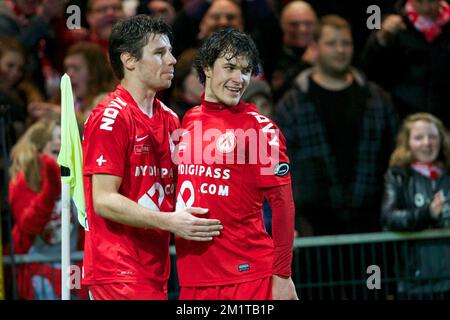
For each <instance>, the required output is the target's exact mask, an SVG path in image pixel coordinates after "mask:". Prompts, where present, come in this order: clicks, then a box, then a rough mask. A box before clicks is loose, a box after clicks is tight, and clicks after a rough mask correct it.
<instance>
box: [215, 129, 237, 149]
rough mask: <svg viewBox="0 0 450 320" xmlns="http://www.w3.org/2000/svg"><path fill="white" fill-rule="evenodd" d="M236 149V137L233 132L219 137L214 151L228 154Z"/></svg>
mask: <svg viewBox="0 0 450 320" xmlns="http://www.w3.org/2000/svg"><path fill="white" fill-rule="evenodd" d="M235 147H236V136H235V135H234V133H233V132H231V131H228V132H225V133H224V134H222V135H220V137H219V138H217V141H216V149H217V151H219V152H220V153H229V152H231V151H233V150H234V148H235Z"/></svg>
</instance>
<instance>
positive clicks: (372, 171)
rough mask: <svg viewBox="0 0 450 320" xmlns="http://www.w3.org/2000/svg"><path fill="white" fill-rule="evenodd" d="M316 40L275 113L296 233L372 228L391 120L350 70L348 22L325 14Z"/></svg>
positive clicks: (387, 107) (382, 102)
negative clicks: (308, 63)
mask: <svg viewBox="0 0 450 320" xmlns="http://www.w3.org/2000/svg"><path fill="white" fill-rule="evenodd" d="M315 40H316V41H317V50H318V57H317V62H316V64H315V65H314V67H313V68H311V69H307V70H305V71H303V72H302V73H301V74H300V75H299V76H298V77H297V78H296V79H295V83H294V87H293V88H292V89H291V90H289V91H288V92H287V93H286V94H285V96H284V97H283V98H282V99H281V101H280V102H279V104H278V105H277V107H276V108H275V116H274V119H275V121H276V122H277V123H278V125H279V127H280V129H281V130H282V132H283V134H284V135H285V137H286V141H287V145H288V150H290V156H289V158H290V159H291V163H292V167H291V170H292V171H291V175H292V180H293V187H294V198H295V204H296V216H297V221H296V228H297V230H298V231H299V232H300V235H311V234H314V235H323V234H341V233H358V232H371V231H376V230H378V229H379V208H380V203H381V195H382V189H383V181H382V178H383V174H384V172H385V171H386V168H387V163H388V159H389V155H390V153H391V151H392V149H393V144H394V137H395V134H396V132H397V121H396V120H397V116H396V115H395V113H394V112H393V108H392V106H391V104H390V102H389V100H388V99H387V97H386V96H385V94H384V93H383V92H382V91H381V90H380V89H379V88H378V87H377V86H375V85H374V84H372V83H368V82H367V81H366V80H365V79H364V77H363V75H362V74H361V73H360V72H359V71H358V70H356V69H355V68H353V67H351V65H350V62H351V60H352V54H353V43H352V34H351V28H350V25H349V24H348V23H347V21H346V20H344V19H343V18H341V17H339V16H325V17H323V18H322V19H321V20H320V26H319V28H318V29H317V33H316V35H315Z"/></svg>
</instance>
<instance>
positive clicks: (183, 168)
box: [178, 164, 231, 180]
mask: <svg viewBox="0 0 450 320" xmlns="http://www.w3.org/2000/svg"><path fill="white" fill-rule="evenodd" d="M178 174H180V175H189V176H199V177H206V178H214V179H223V180H228V179H230V176H231V171H230V169H222V168H213V167H210V166H202V165H197V164H180V165H179V166H178Z"/></svg>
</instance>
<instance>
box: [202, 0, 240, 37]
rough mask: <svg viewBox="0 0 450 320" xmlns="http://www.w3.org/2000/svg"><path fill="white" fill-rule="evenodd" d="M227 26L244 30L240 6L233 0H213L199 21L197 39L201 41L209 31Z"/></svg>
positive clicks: (207, 35)
mask: <svg viewBox="0 0 450 320" xmlns="http://www.w3.org/2000/svg"><path fill="white" fill-rule="evenodd" d="M227 27H231V28H234V29H237V30H239V31H243V30H244V20H243V18H242V9H241V6H240V5H239V3H238V2H237V1H233V0H215V1H213V2H212V3H211V6H210V7H209V8H208V11H206V13H205V15H204V16H203V18H202V20H201V21H200V25H199V29H200V30H199V33H198V35H197V39H198V40H200V41H202V40H204V39H206V38H208V37H209V35H210V34H211V33H213V32H215V31H218V30H219V29H223V28H227Z"/></svg>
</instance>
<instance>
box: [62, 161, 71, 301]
mask: <svg viewBox="0 0 450 320" xmlns="http://www.w3.org/2000/svg"><path fill="white" fill-rule="evenodd" d="M69 171H70V170H69V169H68V168H65V167H61V175H62V176H64V175H70V173H68V172H69ZM61 188H62V191H61V202H62V213H61V214H62V217H61V233H62V241H61V286H62V288H61V299H62V300H70V185H69V184H68V183H64V182H61Z"/></svg>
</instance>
